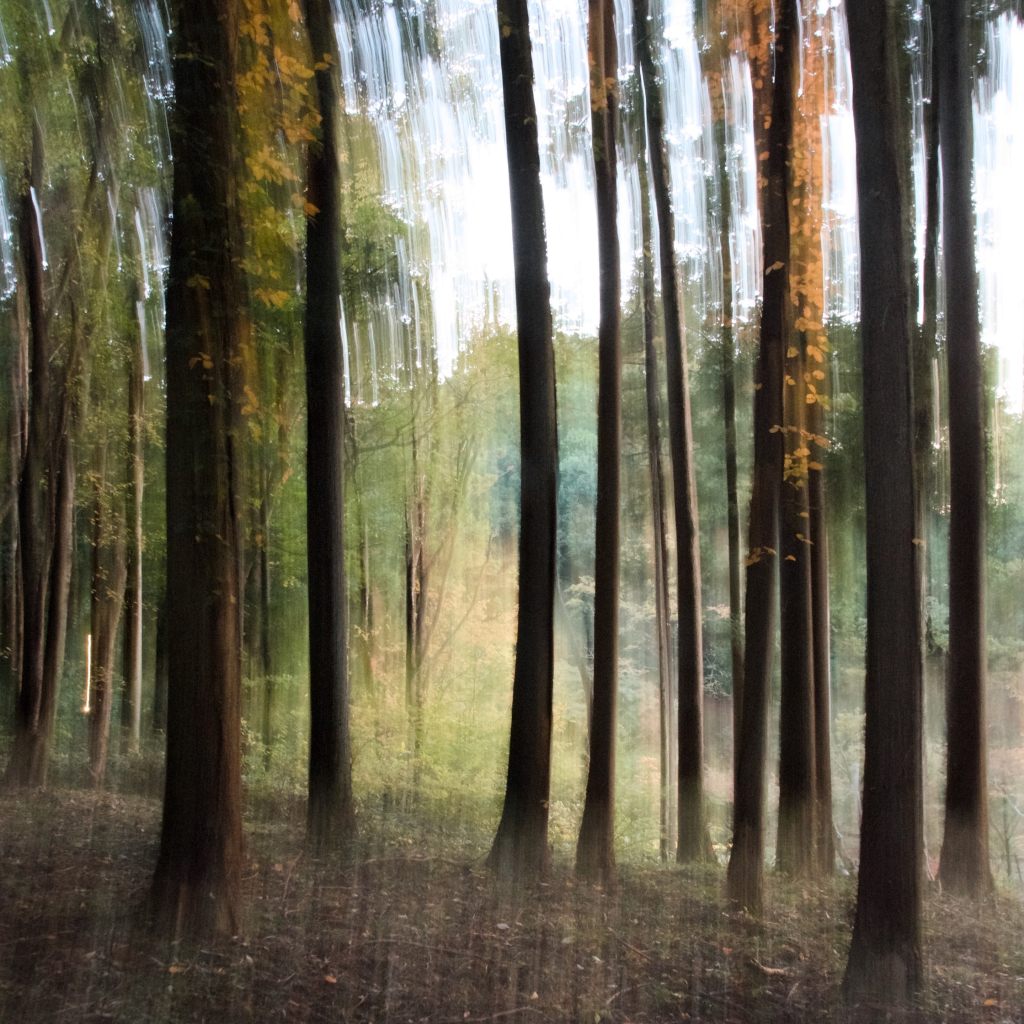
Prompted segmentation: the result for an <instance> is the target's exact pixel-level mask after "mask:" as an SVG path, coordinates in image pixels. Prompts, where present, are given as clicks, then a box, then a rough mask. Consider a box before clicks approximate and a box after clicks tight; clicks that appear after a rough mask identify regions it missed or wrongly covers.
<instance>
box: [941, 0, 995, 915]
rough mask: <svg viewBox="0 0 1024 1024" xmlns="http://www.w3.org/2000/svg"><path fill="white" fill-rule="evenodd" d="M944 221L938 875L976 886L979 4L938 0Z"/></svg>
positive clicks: (983, 807) (981, 764)
mask: <svg viewBox="0 0 1024 1024" xmlns="http://www.w3.org/2000/svg"><path fill="white" fill-rule="evenodd" d="M933 9H934V11H935V14H936V22H937V24H936V30H937V31H936V36H937V40H936V41H937V50H938V56H939V59H938V60H937V61H936V62H935V64H936V68H937V71H938V80H939V81H938V85H939V97H940V99H939V133H940V136H941V146H942V151H941V152H942V227H943V234H944V238H943V246H942V252H943V259H944V260H945V271H946V272H945V275H944V280H945V282H946V358H947V360H948V363H949V379H950V380H951V381H956V386H955V387H951V388H950V389H949V493H950V502H949V504H950V509H949V661H948V669H947V680H946V823H945V832H944V834H943V837H942V852H941V855H940V858H939V881H940V882H941V883H942V885H943V888H945V889H948V890H950V891H951V892H957V893H962V894H966V895H971V896H977V895H980V894H981V893H984V892H987V891H988V890H990V889H991V888H992V871H991V868H990V866H989V856H988V782H987V768H986V758H987V753H986V741H985V728H986V724H985V676H986V668H987V665H986V651H985V395H984V380H983V373H982V361H981V334H980V325H979V318H978V312H979V311H978V271H977V266H976V264H975V242H974V235H975V227H974V202H973V196H972V193H971V176H972V170H973V164H974V136H973V132H974V121H973V117H972V108H971V83H972V75H971V68H972V65H971V60H970V54H969V52H968V40H969V33H970V31H971V29H970V22H969V18H970V11H971V7H970V5H969V4H968V3H966V0H936V3H935V4H934V8H933Z"/></svg>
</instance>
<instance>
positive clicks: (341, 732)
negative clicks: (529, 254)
mask: <svg viewBox="0 0 1024 1024" xmlns="http://www.w3.org/2000/svg"><path fill="white" fill-rule="evenodd" d="M306 22H307V25H308V28H309V39H310V44H311V46H312V49H313V53H314V54H315V55H316V57H317V59H318V60H320V61H321V62H322V63H324V64H329V65H330V66H329V67H327V68H324V69H322V70H319V71H317V72H316V76H315V81H316V88H317V97H318V103H319V109H320V116H321V118H322V120H321V122H320V130H321V138H320V145H319V146H317V145H311V146H310V147H309V178H308V187H307V191H308V196H309V201H310V202H311V203H312V204H313V205H314V206H315V207H316V208H317V210H318V211H319V212H317V213H316V214H315V215H314V216H312V217H310V218H309V220H308V221H307V227H306V323H305V349H306V406H307V410H308V428H307V444H306V479H307V485H306V486H307V499H306V500H307V504H306V533H307V546H308V552H309V566H308V571H309V670H310V671H309V682H310V705H311V714H312V719H311V721H312V727H311V730H310V746H309V814H308V818H307V823H306V832H307V837H308V840H309V842H310V843H311V844H312V846H313V848H314V849H317V850H326V849H327V848H329V847H331V846H335V847H337V846H342V847H343V848H344V847H346V846H348V845H349V844H350V843H351V842H352V840H353V839H354V836H355V805H354V803H353V800H352V747H351V740H350V738H349V677H348V622H347V618H348V607H347V601H348V596H347V591H346V584H345V534H344V521H345V495H344V478H345V473H344V458H345V370H344V362H343V358H342V348H341V344H342V339H341V326H340V320H339V311H338V283H339V281H340V280H341V266H340V261H339V248H338V247H339V244H340V236H341V211H340V202H341V190H340V187H339V182H338V150H337V125H336V114H337V106H338V104H337V89H336V84H335V81H334V73H335V72H334V71H333V70H332V69H333V68H334V67H336V65H337V60H336V59H334V58H332V59H330V60H324V59H323V57H322V56H321V55H327V54H333V53H334V49H335V45H334V33H333V31H332V27H331V26H332V22H331V12H330V5H329V3H328V2H327V0H307V2H306Z"/></svg>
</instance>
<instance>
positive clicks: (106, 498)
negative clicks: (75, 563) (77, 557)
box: [89, 438, 128, 789]
mask: <svg viewBox="0 0 1024 1024" xmlns="http://www.w3.org/2000/svg"><path fill="white" fill-rule="evenodd" d="M108 448H109V441H108V440H107V439H106V438H104V439H103V440H102V441H100V442H98V443H97V445H96V450H95V452H94V454H93V466H92V475H93V480H94V484H93V504H92V516H91V518H92V589H91V597H90V602H89V603H90V632H91V634H92V673H91V680H92V685H91V689H90V694H89V777H90V781H91V784H92V785H93V786H94V787H95V788H97V789H98V788H100V787H102V785H103V782H104V779H105V778H106V772H107V753H108V749H109V740H110V713H111V709H112V707H113V703H114V662H115V654H116V647H117V628H118V625H119V624H120V621H121V608H122V607H123V604H124V593H125V585H126V583H127V579H128V567H127V561H126V548H127V544H126V538H125V509H124V504H123V502H122V500H121V498H120V495H119V494H118V491H119V488H117V487H116V486H115V487H109V486H108V482H107V450H108Z"/></svg>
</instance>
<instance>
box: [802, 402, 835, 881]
mask: <svg viewBox="0 0 1024 1024" xmlns="http://www.w3.org/2000/svg"><path fill="white" fill-rule="evenodd" d="M822 419H823V417H822V415H821V404H820V403H818V402H815V404H814V405H813V406H810V407H809V408H808V427H809V430H810V432H811V433H813V434H816V435H817V436H819V437H820V436H822V433H823V429H822V428H823V426H824V424H823V423H822ZM807 490H808V506H809V517H810V531H811V532H810V538H811V624H812V629H813V631H814V672H813V675H814V800H815V805H816V806H815V833H816V840H815V858H816V867H815V871H816V873H817V874H818V875H820V876H821V877H823V878H824V877H828V876H830V875H831V874H832V873H833V872H834V871H835V866H836V845H835V827H834V825H833V823H832V613H831V608H830V605H829V580H828V531H827V529H826V525H825V471H824V469H815V468H814V467H813V466H812V467H811V468H810V469H809V470H808V473H807Z"/></svg>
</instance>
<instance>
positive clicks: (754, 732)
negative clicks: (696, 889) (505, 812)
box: [728, 0, 797, 914]
mask: <svg viewBox="0 0 1024 1024" xmlns="http://www.w3.org/2000/svg"><path fill="white" fill-rule="evenodd" d="M754 13H755V17H754V32H753V33H752V35H753V40H752V47H754V48H756V53H757V59H758V60H759V62H760V63H759V65H758V66H757V67H756V75H757V81H758V82H759V83H760V84H759V86H758V92H759V93H760V94H761V95H760V97H759V99H758V105H759V106H758V111H757V115H756V116H757V120H758V122H760V124H761V125H763V126H766V127H762V128H761V129H760V131H763V132H765V135H764V137H763V138H764V145H765V147H766V151H767V154H768V155H767V159H766V160H765V161H764V172H763V174H764V182H763V185H762V187H761V189H760V198H761V234H762V240H763V245H764V297H763V299H762V303H761V340H760V352H759V354H758V365H757V376H756V382H755V385H754V387H755V389H756V390H755V393H754V479H753V485H752V490H751V495H750V525H749V541H748V544H749V549H748V552H747V581H746V622H745V629H746V636H745V640H744V653H743V659H744V660H743V708H742V711H741V713H740V737H739V745H740V749H739V754H738V757H737V768H736V778H735V780H734V802H733V839H732V854H731V856H730V858H729V874H728V885H729V898H730V899H731V900H733V901H734V902H735V903H737V904H738V905H739V906H741V907H746V909H747V910H749V911H750V912H751V913H752V914H759V913H760V912H761V905H762V899H763V887H764V828H765V824H764V771H765V756H766V748H767V727H768V696H769V692H770V684H771V674H772V649H773V646H774V633H775V616H776V594H775V580H776V570H777V567H778V561H779V558H778V549H779V496H780V490H781V486H782V473H783V465H784V449H783V438H784V436H785V435H784V434H783V431H782V430H781V426H782V420H783V402H782V393H783V387H784V384H783V365H784V360H785V355H786V350H787V345H788V342H789V338H790V331H791V329H792V316H791V309H792V307H791V303H790V288H789V258H790V255H789V203H788V171H787V167H786V164H787V161H788V159H789V156H790V145H791V139H792V109H793V108H792V96H791V90H792V88H793V62H794V58H795V53H794V42H795V38H796V17H797V11H796V4H795V2H794V0H783V2H782V3H781V4H780V5H779V6H778V8H777V9H776V13H775V36H774V54H775V57H776V59H775V80H774V85H773V84H772V82H771V78H770V71H769V64H770V54H771V52H772V51H771V50H770V49H769V40H770V39H771V36H770V29H769V21H768V10H767V5H766V4H764V3H759V4H758V5H757V6H756V8H755V11H754Z"/></svg>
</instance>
